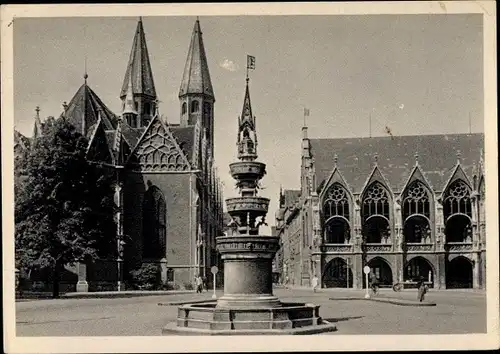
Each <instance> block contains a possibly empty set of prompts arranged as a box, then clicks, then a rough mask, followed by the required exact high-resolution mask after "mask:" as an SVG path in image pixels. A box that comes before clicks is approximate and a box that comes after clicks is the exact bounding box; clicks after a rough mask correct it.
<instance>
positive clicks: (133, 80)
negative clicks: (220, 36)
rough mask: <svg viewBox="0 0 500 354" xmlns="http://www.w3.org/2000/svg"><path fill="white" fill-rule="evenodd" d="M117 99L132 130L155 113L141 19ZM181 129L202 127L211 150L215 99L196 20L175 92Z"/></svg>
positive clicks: (154, 101) (153, 90) (156, 100)
mask: <svg viewBox="0 0 500 354" xmlns="http://www.w3.org/2000/svg"><path fill="white" fill-rule="evenodd" d="M120 98H121V100H122V102H123V106H122V109H123V115H124V118H125V119H126V120H127V123H128V124H129V125H130V126H131V127H133V128H144V127H146V126H147V125H148V124H149V121H150V120H151V119H152V118H153V116H154V115H155V112H156V111H157V104H158V99H157V95H156V88H155V84H154V79H153V72H152V70H151V63H150V60H149V54H148V48H147V45H146V35H145V33H144V26H143V23H142V18H140V19H139V22H138V23H137V29H136V31H135V36H134V40H133V43H132V50H131V52H130V58H129V62H128V65H127V70H126V72H125V77H124V79H123V84H122V89H121V92H120ZM179 101H180V104H181V119H180V120H181V126H189V125H195V124H196V122H197V121H198V120H200V123H201V124H202V126H203V127H204V128H205V131H206V134H207V139H208V140H209V141H210V144H211V145H212V147H213V130H214V127H213V106H214V103H215V96H214V91H213V87H212V82H211V80H210V72H209V70H208V62H207V57H206V54H205V46H204V44H203V38H202V32H201V27H200V21H199V20H198V19H196V22H195V25H194V29H193V33H192V35H191V42H190V45H189V50H188V54H187V59H186V64H185V67H184V73H183V76H182V81H181V86H180V90H179Z"/></svg>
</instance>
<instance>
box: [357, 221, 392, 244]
mask: <svg viewBox="0 0 500 354" xmlns="http://www.w3.org/2000/svg"><path fill="white" fill-rule="evenodd" d="M363 237H364V239H365V242H366V243H386V242H387V240H388V239H389V237H390V226H389V221H388V220H387V219H386V218H384V217H382V216H379V215H374V216H372V217H370V218H368V219H367V220H366V221H365V223H364V225H363Z"/></svg>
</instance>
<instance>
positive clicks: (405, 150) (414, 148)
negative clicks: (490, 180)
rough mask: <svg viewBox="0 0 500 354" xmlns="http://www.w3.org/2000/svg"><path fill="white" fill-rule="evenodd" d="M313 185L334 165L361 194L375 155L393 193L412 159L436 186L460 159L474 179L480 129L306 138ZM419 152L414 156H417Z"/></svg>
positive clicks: (480, 144) (441, 185)
mask: <svg viewBox="0 0 500 354" xmlns="http://www.w3.org/2000/svg"><path fill="white" fill-rule="evenodd" d="M310 144H311V153H312V156H313V158H314V161H315V162H314V164H315V169H316V180H317V185H318V186H320V185H321V184H322V183H324V182H325V181H326V180H328V178H329V176H330V174H331V172H332V170H333V168H334V165H335V162H334V160H335V157H334V156H335V155H337V168H338V170H339V172H340V173H341V174H342V176H343V177H344V179H345V180H346V182H347V183H348V185H349V187H350V188H351V191H352V192H353V193H361V192H362V189H363V187H364V185H365V183H366V181H367V179H368V178H369V176H370V174H371V172H372V171H373V168H374V165H375V160H377V162H376V163H377V166H378V168H379V170H380V172H381V173H382V175H383V176H384V177H385V179H386V180H387V183H388V184H389V188H391V189H392V191H393V192H401V190H402V189H403V188H404V185H405V183H406V181H407V180H408V178H409V176H410V173H411V172H412V169H413V167H414V166H415V162H416V158H418V164H419V167H420V169H421V171H422V172H423V174H424V177H425V178H426V180H427V181H428V182H429V183H430V185H431V187H432V188H433V189H434V191H438V192H439V191H442V190H443V189H444V188H445V186H446V183H447V181H448V179H449V178H450V177H451V176H450V175H451V173H452V172H453V169H454V168H455V166H456V164H457V160H459V161H460V164H461V167H462V168H463V170H464V172H465V174H466V175H467V177H468V178H469V179H470V180H471V181H472V176H473V170H474V166H475V165H478V163H479V161H480V157H481V154H482V151H483V147H484V134H482V133H474V134H439V135H438V134H436V135H413V136H410V135H408V136H392V137H390V136H388V137H372V138H341V139H310ZM416 155H417V156H416Z"/></svg>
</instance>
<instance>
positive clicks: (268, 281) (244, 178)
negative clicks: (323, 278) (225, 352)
mask: <svg viewBox="0 0 500 354" xmlns="http://www.w3.org/2000/svg"><path fill="white" fill-rule="evenodd" d="M238 122H239V127H238V158H239V160H240V161H238V162H234V163H232V164H230V166H229V167H230V170H231V175H232V177H233V178H234V179H235V180H236V181H237V182H236V186H237V187H238V188H239V189H240V194H241V196H240V197H236V198H230V199H227V200H226V204H227V211H228V213H229V215H230V216H231V218H232V220H233V223H234V224H236V226H237V230H238V232H237V234H236V235H232V236H221V237H217V249H218V251H219V253H220V254H221V258H222V260H223V262H224V295H223V296H222V297H220V298H219V299H218V301H216V302H215V301H207V302H206V303H202V304H190V305H184V306H181V307H179V309H178V314H177V321H176V322H175V323H170V324H168V325H167V326H166V327H164V328H163V333H164V334H178V335H179V334H182V335H242V334H260V335H262V334H313V333H321V332H327V331H334V330H336V327H335V325H333V324H331V323H328V322H326V321H324V320H323V319H322V318H321V317H320V316H319V306H316V305H313V304H306V303H283V302H281V301H280V300H279V299H278V298H277V297H276V296H274V295H273V283H272V279H273V278H272V261H273V258H274V256H275V254H276V252H277V251H278V248H279V238H278V237H275V236H263V235H259V226H260V225H261V224H265V220H264V218H265V216H266V214H267V211H268V206H269V199H267V198H262V197H258V196H257V189H258V188H259V183H258V182H259V181H260V179H262V177H263V176H264V175H265V173H266V171H265V167H266V165H265V164H263V163H261V162H256V161H255V159H256V158H257V150H256V148H257V135H256V132H255V117H253V116H252V109H251V105H250V93H249V90H248V79H247V87H246V92H245V101H244V105H243V114H242V116H241V118H239V120H238ZM258 218H259V219H260V220H259V221H257V220H258Z"/></svg>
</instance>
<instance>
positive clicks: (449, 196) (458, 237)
mask: <svg viewBox="0 0 500 354" xmlns="http://www.w3.org/2000/svg"><path fill="white" fill-rule="evenodd" d="M470 192H471V191H470V188H469V186H468V185H467V184H466V183H465V182H464V181H462V180H457V181H455V182H453V183H452V184H451V185H450V187H449V188H448V189H447V190H446V193H445V197H444V201H443V213H444V219H445V235H446V242H472V225H471V218H472V203H471V198H470Z"/></svg>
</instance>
